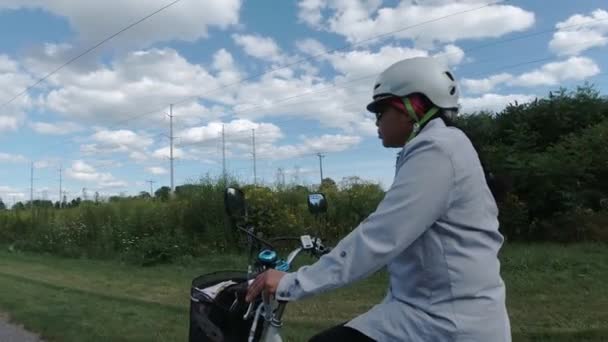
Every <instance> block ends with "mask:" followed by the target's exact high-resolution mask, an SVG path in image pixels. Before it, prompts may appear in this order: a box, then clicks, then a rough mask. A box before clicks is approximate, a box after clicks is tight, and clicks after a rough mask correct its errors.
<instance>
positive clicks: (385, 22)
mask: <svg viewBox="0 0 608 342" xmlns="http://www.w3.org/2000/svg"><path fill="white" fill-rule="evenodd" d="M380 4H381V1H379V0H374V1H362V0H317V1H315V0H313V1H311V0H303V1H300V3H299V7H300V12H299V17H300V19H301V20H302V21H304V22H306V23H308V24H310V25H311V26H312V27H315V28H317V29H318V28H323V29H325V30H329V31H331V32H335V33H338V34H341V35H343V36H344V37H345V38H346V39H347V40H348V41H349V42H358V41H362V40H365V39H369V38H372V37H374V36H377V35H382V34H386V33H387V32H394V31H398V32H396V33H395V34H394V35H393V36H394V37H397V38H401V39H414V40H416V41H418V42H420V43H422V44H429V43H432V42H447V43H451V42H455V41H457V40H459V39H478V38H496V37H500V36H502V35H504V34H507V33H510V32H514V31H523V30H525V29H527V28H529V27H531V26H532V24H534V20H535V17H534V13H532V12H529V11H526V10H524V9H522V8H519V7H516V6H511V5H502V4H494V5H490V6H486V7H483V8H479V7H482V6H484V5H486V4H487V2H486V1H482V0H476V1H470V0H464V1H447V0H442V1H424V2H423V1H414V0H402V1H400V2H399V4H398V5H397V6H395V7H380ZM477 8H478V9H477ZM473 9H476V10H473ZM328 11H329V12H331V15H330V16H329V17H325V18H324V12H328ZM465 11H469V12H466V13H461V12H465ZM455 13H460V14H456V15H453V14H455ZM450 15H452V16H450ZM444 17H445V18H444ZM437 18H443V19H441V20H437V21H434V22H430V23H428V24H425V25H420V26H418V27H413V28H411V29H405V30H404V29H403V28H404V27H406V26H412V25H415V24H417V23H422V22H426V21H431V20H434V19H437ZM399 30H400V31H399Z"/></svg>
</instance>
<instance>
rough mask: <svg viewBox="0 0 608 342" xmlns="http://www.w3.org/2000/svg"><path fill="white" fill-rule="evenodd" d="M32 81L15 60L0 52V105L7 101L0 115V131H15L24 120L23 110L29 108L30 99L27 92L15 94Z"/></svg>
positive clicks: (30, 104)
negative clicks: (20, 94)
mask: <svg viewBox="0 0 608 342" xmlns="http://www.w3.org/2000/svg"><path fill="white" fill-rule="evenodd" d="M32 83H33V82H32V78H31V77H30V76H29V75H28V74H27V73H26V72H25V71H23V70H22V68H21V67H20V65H19V63H18V62H17V61H15V60H13V59H11V58H10V57H8V56H6V55H2V54H0V105H3V104H5V103H7V105H3V108H2V115H0V132H3V131H15V130H17V129H18V127H19V126H20V125H21V123H22V122H23V121H24V120H25V112H26V110H27V109H29V108H31V106H32V100H31V98H30V96H29V95H28V94H24V95H22V96H20V97H18V98H15V96H17V95H18V94H19V93H20V92H21V91H22V90H23V89H25V88H27V87H28V86H29V85H30V84H32ZM9 102H10V103H9Z"/></svg>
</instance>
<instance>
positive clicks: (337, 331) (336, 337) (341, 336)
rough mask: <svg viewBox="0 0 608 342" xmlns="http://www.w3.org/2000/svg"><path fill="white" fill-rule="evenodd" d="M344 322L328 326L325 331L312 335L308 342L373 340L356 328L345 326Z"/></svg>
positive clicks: (362, 341)
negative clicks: (331, 326)
mask: <svg viewBox="0 0 608 342" xmlns="http://www.w3.org/2000/svg"><path fill="white" fill-rule="evenodd" d="M344 324H346V323H344ZM344 324H340V325H337V326H335V327H333V328H329V329H327V330H325V331H322V332H320V333H319V334H317V335H315V336H313V337H312V338H311V339H310V340H309V342H338V341H351V342H374V340H373V339H371V338H370V337H368V336H366V335H365V334H363V333H361V332H359V331H358V330H355V329H353V328H349V327H346V326H344Z"/></svg>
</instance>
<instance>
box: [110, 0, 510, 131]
mask: <svg viewBox="0 0 608 342" xmlns="http://www.w3.org/2000/svg"><path fill="white" fill-rule="evenodd" d="M178 1H179V0H178ZM178 1H175V2H178ZM505 1H507V0H498V1H494V2H490V3H487V4H485V5H483V6H479V7H475V8H470V9H467V10H464V11H459V12H454V13H451V14H448V15H445V16H441V17H437V18H434V19H430V20H426V21H423V22H420V23H416V24H414V25H408V26H405V27H403V28H400V29H397V30H394V31H389V32H385V33H382V34H378V35H374V36H371V37H370V38H367V39H364V40H361V41H358V42H355V43H348V44H345V45H343V46H340V47H337V48H333V49H328V50H325V51H324V52H322V53H318V54H316V55H313V56H309V57H306V58H303V59H300V60H297V61H295V62H291V63H287V64H285V65H282V66H279V67H276V68H272V69H270V70H268V71H264V72H261V73H257V74H254V75H252V76H249V77H245V78H240V79H238V80H237V81H235V82H232V83H228V84H226V85H223V86H221V87H218V88H214V89H211V90H209V91H206V92H204V93H203V94H201V95H198V96H190V97H187V98H185V99H183V100H180V101H177V102H173V104H174V105H179V104H182V103H184V102H188V101H191V100H195V99H199V98H201V97H202V95H208V94H211V93H213V92H216V91H219V90H223V89H226V88H228V87H232V86H235V85H238V84H241V83H244V82H246V81H249V80H252V79H255V78H257V77H260V76H264V75H267V74H270V73H273V72H275V71H279V70H283V69H286V68H289V67H291V66H294V65H297V64H301V63H304V62H307V61H309V60H313V59H317V58H319V57H321V56H324V55H327V54H330V53H333V52H336V51H340V50H343V49H345V48H347V47H354V46H358V45H362V44H364V43H368V42H370V41H373V40H376V39H379V38H383V37H387V36H390V35H393V34H395V33H399V32H403V31H407V30H409V29H412V28H416V27H420V26H423V25H426V24H430V23H433V22H437V21H440V20H443V19H447V18H450V17H454V16H457V15H460V14H464V13H470V12H474V11H477V10H480V9H482V8H485V7H489V6H492V5H495V4H498V3H501V2H505ZM172 4H173V3H171V4H169V5H168V6H170V5H172ZM160 111H162V108H158V109H155V110H150V111H147V112H146V113H142V114H138V115H135V116H133V117H130V118H127V119H125V120H123V121H122V122H123V123H124V122H126V121H130V120H132V119H134V118H139V117H142V116H145V115H147V114H151V113H157V112H160Z"/></svg>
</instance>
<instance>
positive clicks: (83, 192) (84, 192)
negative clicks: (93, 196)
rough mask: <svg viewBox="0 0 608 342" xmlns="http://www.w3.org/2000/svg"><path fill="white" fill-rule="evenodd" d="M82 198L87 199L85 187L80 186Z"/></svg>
mask: <svg viewBox="0 0 608 342" xmlns="http://www.w3.org/2000/svg"><path fill="white" fill-rule="evenodd" d="M82 200H83V201H86V200H87V188H82Z"/></svg>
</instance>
